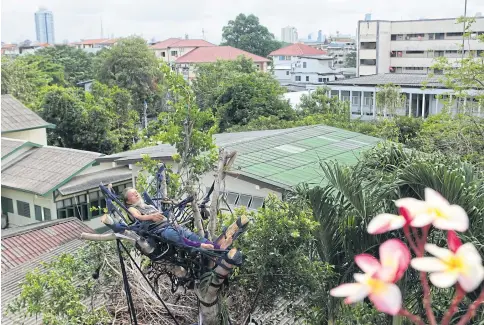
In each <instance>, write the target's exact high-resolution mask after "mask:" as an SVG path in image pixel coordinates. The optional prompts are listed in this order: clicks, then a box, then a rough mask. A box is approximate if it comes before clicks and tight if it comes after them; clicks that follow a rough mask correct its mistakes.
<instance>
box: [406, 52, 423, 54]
mask: <svg viewBox="0 0 484 325" xmlns="http://www.w3.org/2000/svg"><path fill="white" fill-rule="evenodd" d="M406 53H407V54H424V51H407V52H406Z"/></svg>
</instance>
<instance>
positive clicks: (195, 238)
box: [178, 227, 210, 244]
mask: <svg viewBox="0 0 484 325" xmlns="http://www.w3.org/2000/svg"><path fill="white" fill-rule="evenodd" d="M178 230H179V231H180V233H181V235H182V236H183V237H185V238H186V239H189V240H191V241H197V242H200V243H204V244H207V243H209V244H210V241H209V240H208V239H206V238H202V237H200V236H198V235H197V234H195V233H193V232H192V231H191V230H190V229H188V228H185V227H179V228H178Z"/></svg>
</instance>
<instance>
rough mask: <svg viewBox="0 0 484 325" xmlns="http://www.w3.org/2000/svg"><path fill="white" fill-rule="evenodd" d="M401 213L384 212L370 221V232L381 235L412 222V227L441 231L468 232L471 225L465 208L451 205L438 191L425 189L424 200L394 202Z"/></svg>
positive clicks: (405, 199)
mask: <svg viewBox="0 0 484 325" xmlns="http://www.w3.org/2000/svg"><path fill="white" fill-rule="evenodd" d="M395 205H396V206H397V207H398V208H399V214H398V215H395V214H390V213H382V214H379V215H377V216H376V217H375V218H373V219H372V220H371V221H370V223H369V224H368V232H369V233H370V234H381V233H384V232H387V231H391V230H395V229H399V228H402V227H403V226H405V225H408V224H410V225H411V226H412V227H425V226H427V225H430V224H432V225H434V226H435V227H436V228H439V229H442V230H457V231H466V230H467V229H468V228H469V218H468V216H467V213H466V212H465V210H464V209H462V207H460V206H458V205H455V204H453V205H451V204H450V203H449V202H448V201H447V200H446V199H445V198H444V197H442V196H441V195H440V194H439V193H437V192H436V191H434V190H432V189H430V188H426V189H425V201H421V200H417V199H414V198H402V199H399V200H396V201H395Z"/></svg>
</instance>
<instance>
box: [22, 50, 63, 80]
mask: <svg viewBox="0 0 484 325" xmlns="http://www.w3.org/2000/svg"><path fill="white" fill-rule="evenodd" d="M21 59H22V60H25V62H27V63H28V64H29V65H37V66H38V68H39V70H40V71H42V72H43V73H45V74H46V75H47V76H49V79H50V82H49V85H59V86H65V85H66V82H65V80H64V67H63V66H62V65H60V64H57V63H54V62H53V61H52V60H50V59H49V58H45V57H43V56H39V55H36V54H29V55H25V56H22V57H21Z"/></svg>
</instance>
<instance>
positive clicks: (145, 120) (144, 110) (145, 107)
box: [143, 100, 148, 129]
mask: <svg viewBox="0 0 484 325" xmlns="http://www.w3.org/2000/svg"><path fill="white" fill-rule="evenodd" d="M147 110H148V103H147V102H146V100H145V101H144V103H143V121H144V128H145V129H146V128H147V127H148V117H147V116H146V111H147Z"/></svg>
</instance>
